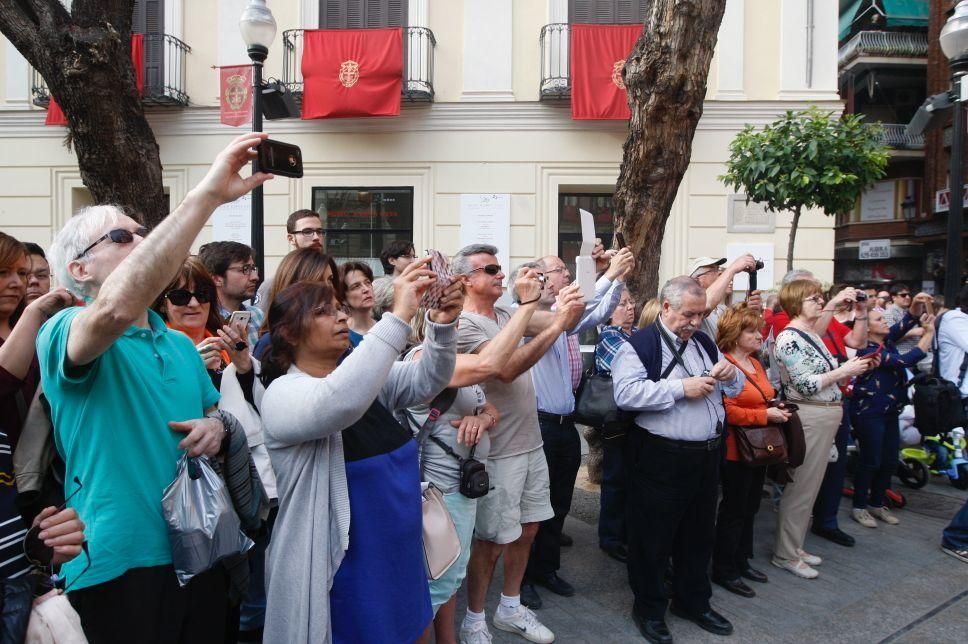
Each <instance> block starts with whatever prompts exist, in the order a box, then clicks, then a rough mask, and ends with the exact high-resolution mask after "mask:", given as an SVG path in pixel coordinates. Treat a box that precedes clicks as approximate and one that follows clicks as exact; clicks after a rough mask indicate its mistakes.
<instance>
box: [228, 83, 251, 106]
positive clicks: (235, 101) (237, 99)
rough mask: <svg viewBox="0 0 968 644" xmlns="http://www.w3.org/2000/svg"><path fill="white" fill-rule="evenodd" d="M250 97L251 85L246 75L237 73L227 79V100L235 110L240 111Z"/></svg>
mask: <svg viewBox="0 0 968 644" xmlns="http://www.w3.org/2000/svg"><path fill="white" fill-rule="evenodd" d="M248 97H249V86H248V83H247V81H246V78H245V76H242V75H239V74H235V75H233V76H229V77H228V78H226V79H225V102H226V103H228V104H229V107H230V108H231V109H232V110H233V111H236V112H237V111H239V110H240V109H242V106H243V105H245V99H246V98H248Z"/></svg>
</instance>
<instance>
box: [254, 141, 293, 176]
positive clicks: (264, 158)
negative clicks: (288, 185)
mask: <svg viewBox="0 0 968 644" xmlns="http://www.w3.org/2000/svg"><path fill="white" fill-rule="evenodd" d="M257 150H258V153H259V170H260V171H262V172H268V173H270V174H275V175H279V176H280V177H291V178H293V179H301V178H302V176H303V161H302V150H300V149H299V146H297V145H293V144H291V143H283V142H282V141H274V140H272V139H266V140H265V141H263V142H262V143H261V144H260V145H259V147H258V148H257Z"/></svg>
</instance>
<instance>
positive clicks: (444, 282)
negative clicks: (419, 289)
mask: <svg viewBox="0 0 968 644" xmlns="http://www.w3.org/2000/svg"><path fill="white" fill-rule="evenodd" d="M427 254H428V255H430V257H431V260H430V266H429V268H430V270H432V271H433V272H434V274H435V275H436V276H437V277H436V278H435V279H434V283H433V284H431V285H430V286H429V287H428V288H427V290H426V291H424V295H423V299H422V300H421V303H420V305H421V306H423V307H424V308H427V309H436V308H439V307H440V300H441V298H442V297H443V296H444V291H446V290H447V287H448V286H450V278H451V275H453V273H451V270H450V262H449V261H448V260H447V256H446V255H444V254H443V253H442V252H440V251H439V250H428V251H427Z"/></svg>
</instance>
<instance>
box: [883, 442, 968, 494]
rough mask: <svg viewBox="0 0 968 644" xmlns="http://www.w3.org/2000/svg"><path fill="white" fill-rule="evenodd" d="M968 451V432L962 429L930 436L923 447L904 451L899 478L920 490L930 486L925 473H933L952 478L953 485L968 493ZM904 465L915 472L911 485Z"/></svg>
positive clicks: (899, 466) (902, 452)
mask: <svg viewBox="0 0 968 644" xmlns="http://www.w3.org/2000/svg"><path fill="white" fill-rule="evenodd" d="M965 448H966V441H965V430H964V429H962V428H961V427H955V428H954V429H952V430H950V431H947V432H942V433H940V434H938V435H936V436H926V437H925V439H924V444H923V445H922V446H921V447H907V448H905V449H902V450H901V459H902V462H901V463H900V464H899V465H898V476H899V478H901V481H902V482H903V483H904V484H905V485H908V486H910V487H914V488H920V487H924V485H925V484H926V483H927V478H928V475H927V474H926V473H925V472H928V471H930V473H931V474H938V475H941V476H946V477H948V480H949V481H950V482H951V484H952V485H953V486H955V487H956V488H958V489H959V490H968V459H966V458H965V455H966V454H965ZM901 465H903V466H904V467H905V468H908V471H909V472H912V474H911V475H910V476H911V478H910V480H911V483H909V482H908V481H907V480H905V479H904V477H901V476H900V469H901ZM922 479H923V482H921V481H922ZM918 483H919V484H918Z"/></svg>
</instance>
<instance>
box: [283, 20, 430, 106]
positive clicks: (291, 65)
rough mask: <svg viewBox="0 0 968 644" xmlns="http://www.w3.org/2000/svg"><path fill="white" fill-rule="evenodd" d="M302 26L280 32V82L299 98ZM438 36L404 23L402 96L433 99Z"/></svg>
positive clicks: (300, 91) (412, 100)
mask: <svg viewBox="0 0 968 644" xmlns="http://www.w3.org/2000/svg"><path fill="white" fill-rule="evenodd" d="M303 31H305V30H303V29H288V30H286V31H284V32H282V45H283V48H284V49H285V52H284V55H283V59H282V82H284V83H285V84H286V86H287V87H288V88H289V90H290V91H291V92H292V93H293V94H295V96H296V99H297V100H299V101H301V100H302V93H303V76H302V54H303ZM436 46H437V39H436V38H434V32H432V31H431V30H430V29H428V28H426V27H405V28H404V42H403V90H402V92H403V98H404V99H405V100H408V101H411V102H415V103H416V102H428V103H429V102H432V101H433V100H434V49H435V48H436Z"/></svg>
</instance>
